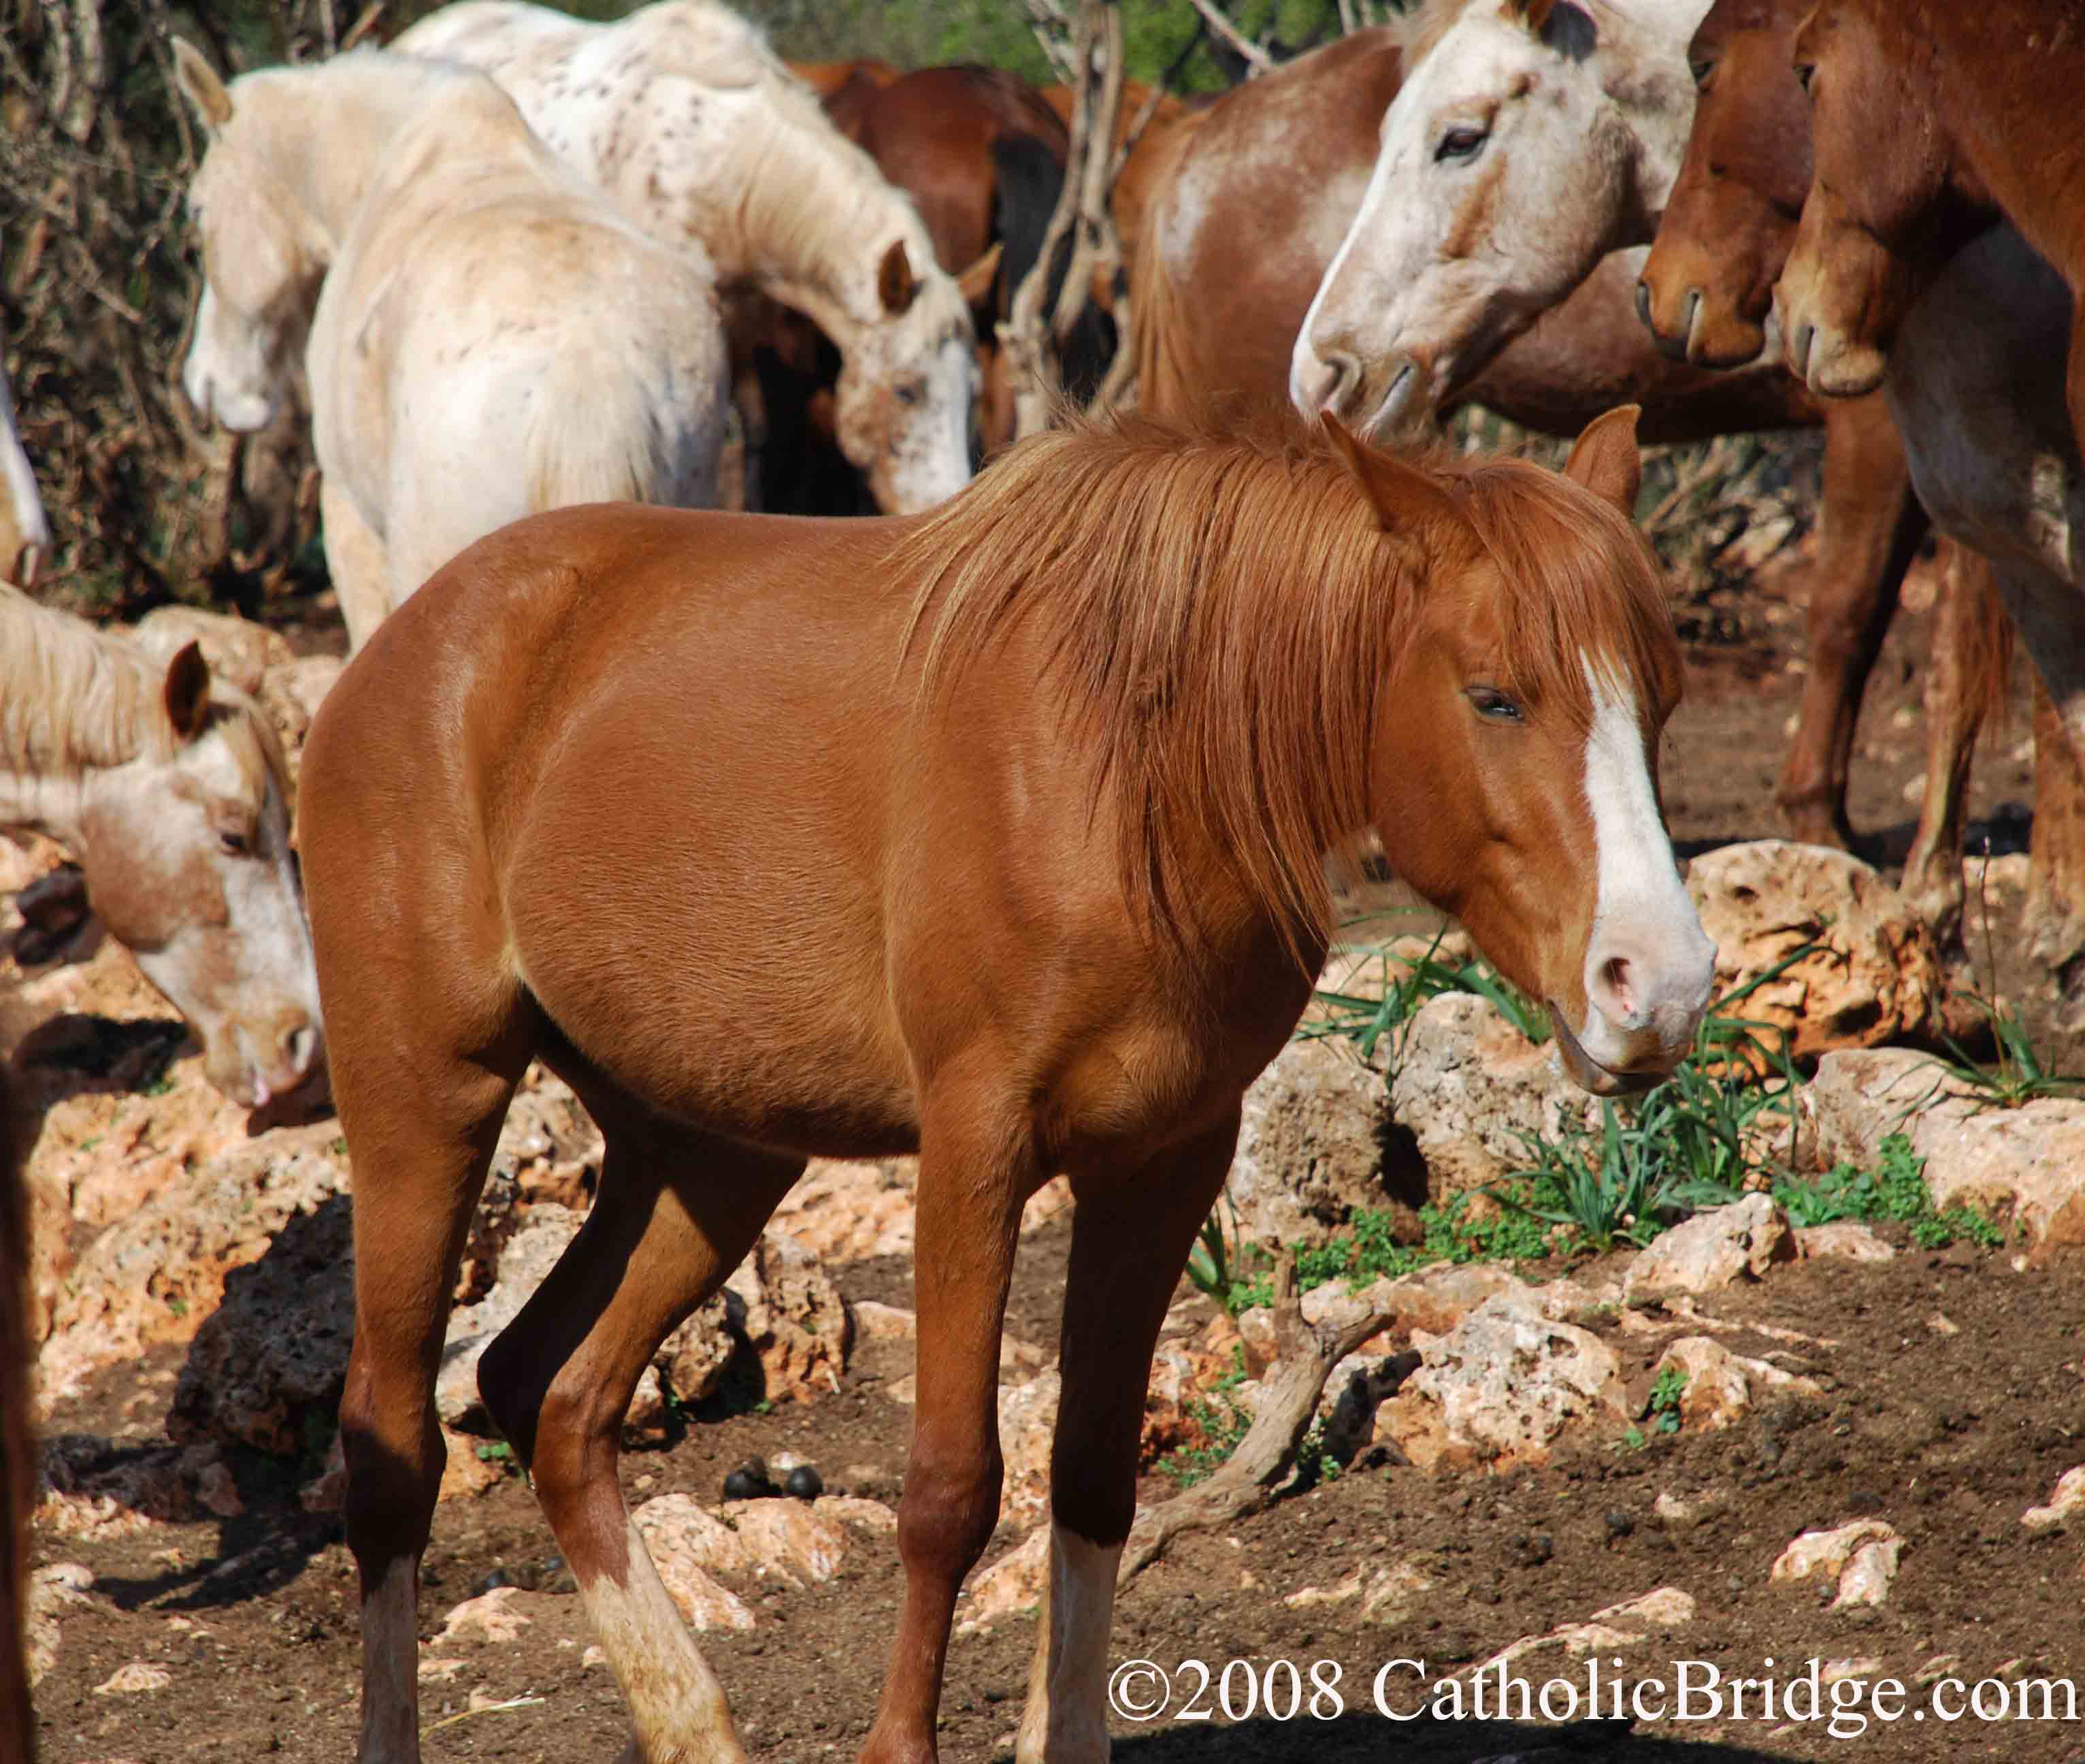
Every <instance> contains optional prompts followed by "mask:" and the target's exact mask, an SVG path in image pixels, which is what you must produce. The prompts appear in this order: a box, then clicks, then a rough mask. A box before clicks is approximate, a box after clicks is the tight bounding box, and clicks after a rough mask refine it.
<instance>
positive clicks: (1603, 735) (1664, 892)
mask: <svg viewBox="0 0 2085 1764" xmlns="http://www.w3.org/2000/svg"><path fill="white" fill-rule="evenodd" d="M1635 422H1636V410H1635V408H1634V407H1633V406H1627V407H1624V409H1623V410H1616V411H1612V412H1610V413H1609V414H1607V416H1604V417H1603V418H1601V419H1599V420H1598V421H1597V422H1595V423H1593V424H1592V425H1591V426H1590V427H1589V428H1587V430H1586V432H1585V434H1584V435H1583V436H1582V437H1581V438H1580V440H1579V442H1578V445H1577V447H1576V448H1574V449H1573V452H1572V455H1571V459H1570V463H1569V465H1568V466H1567V467H1566V468H1565V472H1564V473H1563V474H1561V476H1560V475H1559V474H1556V473H1553V472H1546V471H1544V470H1540V469H1539V468H1538V467H1536V466H1534V465H1530V464H1527V462H1525V461H1515V460H1493V461H1484V462H1483V463H1481V464H1479V465H1474V466H1471V467H1469V468H1467V469H1465V470H1455V471H1451V472H1450V473H1449V474H1447V475H1446V478H1445V479H1444V478H1442V477H1439V476H1437V475H1435V474H1431V473H1429V472H1426V471H1425V470H1421V469H1419V468H1417V467H1415V466H1413V465H1408V464H1406V463H1404V462H1403V461H1399V460H1397V459H1395V458H1394V457H1391V456H1390V455H1388V454H1385V453H1377V452H1375V451H1374V450H1372V449H1369V448H1364V447H1361V446H1360V445H1358V444H1354V443H1352V442H1351V441H1345V443H1344V444H1345V446H1346V449H1347V452H1348V459H1349V461H1350V463H1351V465H1352V470H1353V471H1354V472H1355V474H1356V475H1357V477H1359V478H1360V479H1361V482H1362V485H1363V487H1365V489H1366V490H1367V491H1368V493H1369V499H1370V500H1371V502H1372V503H1373V504H1374V507H1375V508H1376V511H1377V513H1378V518H1379V520H1380V521H1381V523H1382V526H1383V528H1384V529H1385V530H1386V533H1388V534H1389V535H1391V536H1392V537H1393V538H1394V537H1395V536H1396V535H1398V534H1399V533H1404V534H1407V535H1408V536H1409V537H1410V538H1411V540H1412V542H1414V543H1416V545H1418V546H1420V547H1422V548H1423V549H1424V550H1425V552H1426V553H1427V563H1426V566H1425V571H1424V576H1423V580H1424V586H1423V588H1422V589H1420V597H1419V601H1418V604H1417V605H1416V607H1415V608H1414V609H1413V616H1412V623H1410V625H1409V627H1408V631H1407V633H1406V635H1405V638H1404V640H1403V643H1402V644H1401V645H1400V648H1399V653H1398V657H1397V659H1396V661H1395V665H1394V668H1393V670H1392V673H1391V678H1389V680H1388V681H1387V682H1386V686H1385V690H1384V691H1383V694H1382V703H1381V708H1380V712H1379V719H1378V730H1377V735H1376V744H1375V756H1374V778H1373V780H1372V784H1371V795H1372V797H1373V799H1374V805H1375V814H1376V823H1377V831H1378V835H1380V837H1381V839H1382V843H1383V848H1384V850H1385V852H1386V854H1387V855H1388V856H1389V857H1390V860H1391V863H1392V865H1393V866H1394V867H1395V869H1396V870H1397V872H1398V873H1399V875H1400V876H1402V877H1403V878H1405V879H1406V880H1407V881H1408V882H1411V883H1412V886H1415V887H1416V888H1417V889H1418V890H1419V891H1420V892H1421V893H1422V894H1424V895H1426V896H1427V898H1428V899H1430V900H1432V901H1433V902H1434V903H1436V904H1437V905H1439V906H1442V907H1443V908H1446V909H1447V910H1448V911H1450V912H1453V913H1454V914H1455V915H1456V916H1458V917H1459V919H1461V920H1462V921H1463V924H1464V925H1466V926H1467V928H1468V929H1469V931H1470V933H1471V936H1472V937H1475V938H1476V941H1477V942H1478V943H1479V944H1480V946H1482V947H1483V949H1484V953H1485V954H1487V955H1488V956H1489V957H1490V959H1492V961H1493V963H1496V964H1497V967H1498V968H1499V971H1501V973H1503V974H1504V975H1505V976H1506V977H1507V978H1508V979H1509V980H1511V981H1513V983H1514V984H1515V985H1517V986H1518V987H1520V988H1522V990H1523V991H1525V992H1527V993H1529V994H1531V996H1532V997H1536V998H1539V999H1540V1000H1541V1001H1543V1002H1544V1005H1547V1007H1548V1011H1549V1015H1550V1018H1551V1021H1552V1023H1553V1024H1554V1025H1555V1027H1556V1037H1557V1041H1558V1043H1559V1044H1560V1046H1561V1048H1562V1050H1563V1052H1564V1055H1565V1063H1566V1065H1567V1067H1568V1068H1569V1071H1570V1073H1571V1075H1572V1076H1573V1078H1575V1079H1577V1080H1578V1082H1579V1083H1580V1084H1581V1085H1582V1086H1585V1087H1586V1089H1588V1090H1593V1091H1595V1092H1596V1093H1599V1094H1603V1095H1604V1094H1608V1093H1611V1092H1613V1091H1616V1090H1624V1089H1629V1088H1633V1087H1639V1086H1641V1084H1642V1083H1643V1082H1647V1081H1648V1080H1650V1079H1652V1078H1656V1077H1658V1076H1662V1074H1664V1073H1668V1072H1670V1071H1671V1069H1673V1067H1674V1066H1675V1065H1677V1064H1678V1062H1679V1060H1680V1059H1681V1058H1682V1057H1683V1056H1684V1055H1685V1053H1686V1052H1687V1051H1688V1048H1689V1047H1690V1046H1691V1045H1692V1041H1693V1038H1694V1035H1695V1031H1696V1029H1697V1028H1698V1027H1700V1024H1701V1018H1702V1014H1703V1013H1704V1011H1705V1010H1706V1008H1707V1005H1708V1002H1709V990H1710V987H1711V984H1712V983H1713V978H1714V971H1715V955H1716V951H1715V946H1714V945H1713V943H1711V942H1709V938H1708V937H1707V936H1706V935H1705V933H1703V931H1702V929H1701V921H1700V920H1699V919H1698V918H1697V917H1696V915H1695V912H1694V908H1693V904H1692V902H1691V901H1690V900H1689V899H1688V895H1687V891H1686V889H1685V888H1684V886H1682V885H1681V882H1680V880H1679V872H1678V869H1677V867H1676V865H1675V862H1674V860H1673V856H1672V848H1671V844H1670V842H1669V841H1668V839H1667V836H1666V831H1665V824H1664V821H1663V818H1662V814H1661V811H1660V809H1659V804H1658V738H1659V735H1660V733H1661V731H1662V729H1663V728H1664V726H1665V722H1666V719H1667V717H1668V716H1670V715H1671V712H1672V710H1673V708H1674V706H1675V704H1676V703H1677V702H1678V700H1679V688H1680V659H1679V644H1678V641H1677V640H1676V638H1675V636H1674V635H1673V631H1672V624H1671V616H1670V614H1669V613H1668V612H1667V607H1666V603H1665V597H1664V593H1663V590H1662V588H1661V587H1660V585H1659V581H1658V574H1657V571H1656V568H1655V566H1654V563H1653V562H1652V560H1651V558H1650V553H1649V550H1648V547H1647V546H1645V544H1644V542H1643V541H1642V540H1641V538H1640V537H1639V536H1638V534H1637V532H1636V530H1635V529H1634V528H1633V526H1632V525H1630V513H1631V511H1632V509H1633V507H1634V504H1635V501H1636V496H1637V487H1638V482H1639V467H1638V461H1637V448H1636V431H1635ZM1340 438H1341V439H1342V440H1344V436H1341V437H1340Z"/></svg>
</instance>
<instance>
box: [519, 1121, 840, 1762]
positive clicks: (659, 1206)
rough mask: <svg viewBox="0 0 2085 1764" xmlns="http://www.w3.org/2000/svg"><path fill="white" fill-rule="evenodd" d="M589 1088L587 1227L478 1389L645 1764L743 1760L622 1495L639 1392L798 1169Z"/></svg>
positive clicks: (715, 1687)
mask: <svg viewBox="0 0 2085 1764" xmlns="http://www.w3.org/2000/svg"><path fill="white" fill-rule="evenodd" d="M596 1088H597V1087H595V1086H587V1087H586V1089H584V1090H582V1092H581V1095H582V1097H583V1099H584V1100H585V1102H586V1103H587V1105H588V1109H589V1111H590V1112H592V1114H593V1116H594V1118H595V1120H596V1121H597V1123H598V1124H599V1125H600V1127H601V1132H602V1134H603V1137H605V1140H606V1141H607V1154H606V1156H605V1158H604V1159H603V1160H602V1166H601V1190H600V1192H599V1193H598V1194H597V1196H596V1197H595V1199H594V1203H593V1206H592V1209H591V1210H590V1211H589V1212H588V1214H587V1218H586V1223H585V1225H584V1226H582V1227H581V1228H580V1235H578V1236H577V1237H576V1238H575V1239H573V1240H572V1242H571V1245H570V1246H569V1247H568V1248H567V1249H566V1251H565V1253H564V1254H563V1256H560V1257H559V1258H558V1265H557V1266H556V1267H554V1269H551V1270H550V1274H549V1275H548V1276H547V1277H546V1278H545V1280H544V1282H543V1284H542V1285H541V1286H540V1287H538V1288H537V1290H536V1292H535V1294H534V1296H533V1297H532V1298H531V1299H529V1303H527V1304H526V1305H525V1306H524V1307H522V1311H521V1314H520V1316H517V1317H516V1319H515V1320H514V1321H513V1322H512V1324H509V1325H508V1326H507V1328H506V1329H505V1330H504V1331H503V1332H502V1333H501V1334H500V1335H499V1338H498V1339H497V1340H495V1341H494V1342H493V1343H492V1345H490V1347H488V1348H487V1349H486V1351H485V1357H484V1358H483V1359H482V1360H481V1361H480V1362H478V1388H479V1390H480V1391H481V1392H482V1393H483V1395H484V1398H485V1406H486V1410H487V1412H488V1413H490V1415H491V1417H492V1418H493V1420H494V1421H495V1422H497V1423H498V1424H499V1430H500V1431H501V1432H502V1433H503V1434H504V1435H506V1436H507V1439H508V1440H509V1441H511V1442H512V1444H513V1447H514V1450H515V1452H516V1454H517V1455H518V1456H519V1457H520V1460H521V1462H522V1463H523V1464H524V1465H525V1466H526V1467H527V1468H528V1470H529V1474H530V1476H531V1477H533V1479H534V1481H535V1486H536V1497H537V1499H538V1500H539V1501H541V1503H542V1505H543V1511H544V1514H545V1515H546V1517H547V1518H548V1519H549V1520H550V1528H551V1529H552V1530H553V1531H554V1532H556V1533H557V1538H558V1547H559V1548H560V1549H562V1550H563V1552H564V1555H565V1560H566V1561H567V1562H569V1563H571V1570H572V1573H573V1575H574V1576H575V1578H576V1579H578V1581H579V1583H580V1595H581V1596H583V1597H584V1600H586V1607H587V1613H588V1616H590V1617H592V1619H593V1624H594V1628H595V1630H597V1632H598V1634H600V1637H601V1647H602V1648H603V1649H604V1650H605V1651H606V1653H607V1655H608V1663H609V1667H610V1668H612V1669H613V1670H614V1673H615V1676H616V1680H617V1682H618V1683H619V1684H620V1685H622V1693H623V1695H624V1696H625V1697H626V1698H628V1699H629V1702H630V1709H631V1718H632V1719H633V1721H634V1723H635V1727H636V1745H637V1749H638V1750H639V1753H641V1754H642V1756H643V1758H645V1759H646V1760H648V1764H727V1761H735V1760H741V1759H743V1758H745V1751H744V1749H742V1748H741V1745H740V1744H739V1741H738V1735H737V1730H736V1729H735V1728H733V1724H732V1719H731V1710H730V1707H729V1705H728V1703H727V1702H726V1701H725V1698H724V1688H723V1686H722V1685H720V1684H719V1683H718V1682H717V1679H716V1674H715V1673H712V1672H711V1670H710V1668H709V1665H708V1663H707V1661H706V1660H703V1656H702V1653H701V1651H700V1650H699V1649H698V1648H697V1647H696V1646H695V1643H694V1638H693V1637H692V1636H690V1634H689V1633H688V1630H687V1627H686V1625H685V1624H684V1623H682V1621H681V1614H680V1613H679V1611H678V1610H677V1609H675V1607H674V1605H673V1599H672V1597H671V1596H669V1594H668V1592H667V1591H666V1588H665V1584H664V1583H662V1582H661V1581H660V1578H659V1573H658V1570H657V1569H656V1568H655V1567H653V1566H652V1558H651V1556H650V1554H649V1553H648V1551H647V1550H646V1549H645V1547H644V1541H643V1537H641V1536H640V1535H639V1532H638V1531H637V1528H636V1527H635V1525H634V1524H631V1520H630V1515H629V1513H628V1511H627V1510H626V1508H625V1507H624V1505H623V1501H622V1488H621V1486H619V1485H618V1482H617V1481H616V1461H617V1459H618V1456H620V1453H621V1450H622V1422H623V1418H624V1417H625V1416H626V1414H627V1413H629V1410H630V1399H631V1396H633V1395H634V1394H635V1392H636V1389H637V1381H638V1379H639V1378H641V1377H642V1376H643V1372H644V1368H645V1367H647V1366H648V1365H649V1364H650V1363H651V1360H652V1355H653V1354H654V1353H656V1351H657V1350H658V1346H659V1344H660V1342H661V1341H665V1338H666V1337H667V1336H668V1335H669V1333H671V1332H672V1331H673V1328H674V1327H675V1326H676V1325H677V1324H679V1323H680V1322H681V1320H682V1319H683V1318H684V1317H686V1316H687V1315H688V1313H689V1312H690V1311H693V1310H694V1308H695V1307H696V1306H697V1305H699V1304H700V1303H702V1302H703V1300H704V1299H707V1298H708V1297H709V1296H710V1294H711V1293H713V1292H715V1291H716V1290H717V1288H718V1287H720V1286H722V1285H723V1284H724V1277H725V1276H726V1275H728V1273H730V1272H731V1271H732V1269H734V1268H736V1267H737V1265H739V1263H740V1262H741V1260H744V1258H745V1253H746V1252H747V1251H748V1250H749V1249H751V1248H753V1245H754V1240H755V1239H758V1236H759V1235H760V1228H761V1226H762V1225H764V1224H765V1223H766V1221H767V1217H768V1215H769V1214H771V1213H772V1212H773V1211H774V1210H775V1207H776V1206H777V1205H779V1204H780V1201H781V1199H782V1197H783V1195H785V1194H786V1193H788V1191H789V1185H790V1184H792V1183H793V1182H794V1181H795V1180H796V1177H797V1175H799V1174H800V1172H801V1171H802V1169H803V1167H804V1161H803V1159H802V1158H792V1157H786V1156H779V1155H775V1154H766V1153H762V1152H758V1151H754V1150H749V1149H748V1148H747V1147H745V1146H739V1145H735V1144H733V1143H732V1142H730V1141H725V1140H721V1139H709V1138H707V1137H699V1136H696V1135H694V1134H692V1133H688V1132H686V1131H685V1130H682V1129H677V1128H669V1127H668V1126H666V1125H665V1124H661V1123H658V1122H655V1121H653V1120H651V1119H649V1118H648V1117H647V1116H644V1115H643V1114H642V1113H641V1112H639V1111H637V1110H636V1109H635V1108H634V1107H631V1106H630V1105H628V1104H626V1103H622V1101H621V1100H620V1099H616V1098H614V1097H613V1096H609V1097H601V1096H599V1095H597V1094H596Z"/></svg>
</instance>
